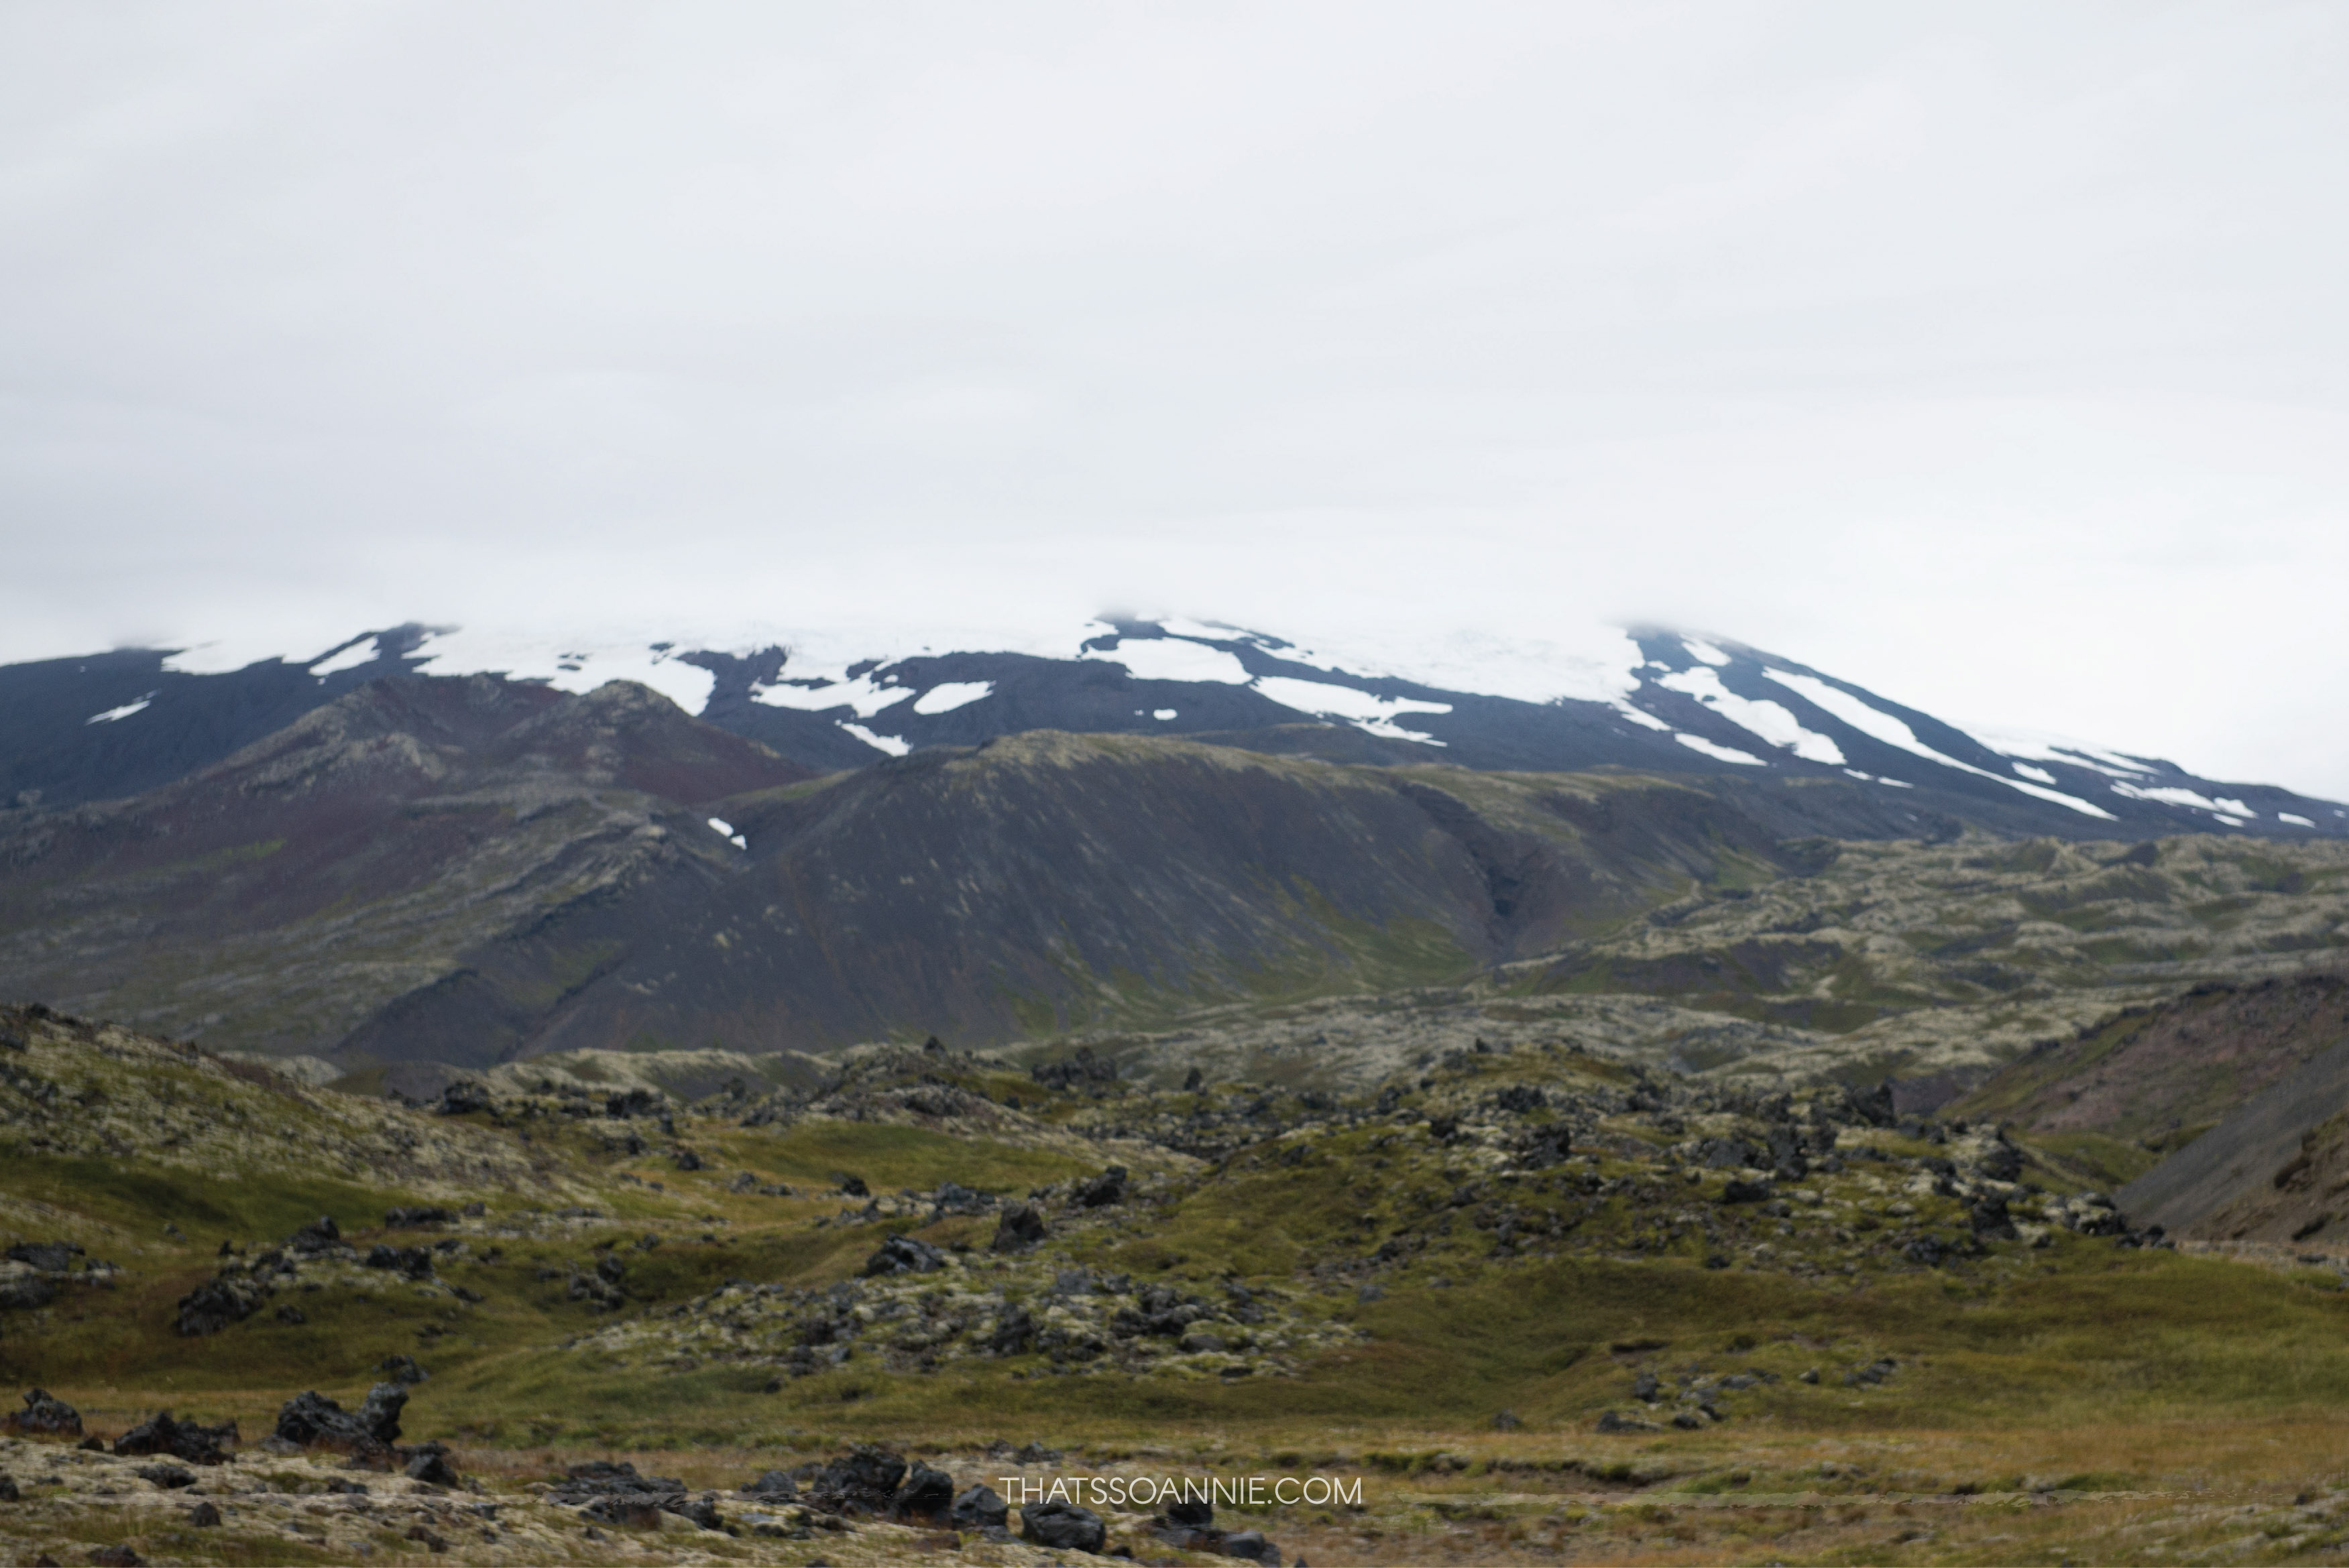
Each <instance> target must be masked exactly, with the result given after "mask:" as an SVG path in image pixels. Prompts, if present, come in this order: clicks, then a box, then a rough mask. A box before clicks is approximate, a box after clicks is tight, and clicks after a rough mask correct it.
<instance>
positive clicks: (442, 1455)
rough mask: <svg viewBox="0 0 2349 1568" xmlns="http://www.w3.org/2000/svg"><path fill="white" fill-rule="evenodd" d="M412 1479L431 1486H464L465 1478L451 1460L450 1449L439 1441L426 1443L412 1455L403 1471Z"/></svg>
mask: <svg viewBox="0 0 2349 1568" xmlns="http://www.w3.org/2000/svg"><path fill="white" fill-rule="evenodd" d="M401 1473H402V1474H404V1475H406V1476H407V1477H408V1479H409V1480H420V1481H423V1482H424V1483H426V1484H427V1485H429V1486H462V1485H464V1484H465V1483H464V1478H463V1477H461V1476H460V1475H459V1474H458V1473H457V1470H456V1467H455V1466H454V1465H451V1464H450V1462H449V1450H448V1449H444V1448H442V1447H441V1446H440V1444H439V1443H425V1444H423V1445H421V1446H420V1447H419V1448H418V1449H417V1450H416V1452H415V1453H414V1454H413V1455H411V1456H410V1457H409V1461H408V1463H407V1465H406V1467H405V1468H404V1469H403V1470H402V1471H401Z"/></svg>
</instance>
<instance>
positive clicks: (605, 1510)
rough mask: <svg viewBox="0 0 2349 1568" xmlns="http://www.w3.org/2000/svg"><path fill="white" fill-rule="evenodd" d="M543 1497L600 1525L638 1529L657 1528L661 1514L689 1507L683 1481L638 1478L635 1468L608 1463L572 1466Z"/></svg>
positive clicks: (612, 1462) (623, 1462)
mask: <svg viewBox="0 0 2349 1568" xmlns="http://www.w3.org/2000/svg"><path fill="white" fill-rule="evenodd" d="M546 1498H547V1501H549V1502H557V1503H561V1504H563V1505H564V1507H566V1508H576V1509H579V1510H580V1511H582V1512H583V1513H585V1515H586V1517H588V1518H589V1519H593V1520H595V1521H597V1522H600V1523H604V1524H621V1525H628V1526H632V1527H635V1528H638V1529H642V1528H646V1527H648V1526H657V1525H658V1524H659V1523H660V1516H661V1515H662V1514H664V1513H675V1514H683V1513H685V1512H686V1511H687V1509H688V1507H690V1506H691V1505H690V1504H689V1503H688V1501H687V1500H686V1493H685V1482H683V1481H681V1480H672V1479H670V1478H669V1477H667V1476H658V1475H638V1474H637V1473H636V1466H634V1465H632V1464H629V1463H627V1462H626V1461H625V1460H623V1461H620V1462H617V1463H615V1462H614V1461H612V1460H589V1461H588V1462H586V1463H585V1464H576V1465H573V1466H572V1467H571V1468H570V1469H569V1470H565V1471H564V1479H563V1480H560V1481H557V1482H556V1483H555V1484H554V1486H553V1487H552V1488H550V1489H549V1490H548V1491H547V1494H546Z"/></svg>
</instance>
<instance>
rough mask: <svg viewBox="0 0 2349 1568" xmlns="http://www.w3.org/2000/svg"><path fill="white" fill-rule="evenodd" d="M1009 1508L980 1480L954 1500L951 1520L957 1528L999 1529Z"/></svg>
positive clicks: (1009, 1512) (994, 1491) (993, 1490)
mask: <svg viewBox="0 0 2349 1568" xmlns="http://www.w3.org/2000/svg"><path fill="white" fill-rule="evenodd" d="M1010 1514H1011V1509H1010V1506H1009V1504H1007V1503H1006V1502H1005V1501H1003V1499H1002V1497H1001V1496H1000V1495H999V1493H998V1492H997V1491H996V1490H995V1489H994V1488H993V1487H991V1486H988V1485H987V1484H985V1483H984V1482H981V1483H980V1484H978V1485H977V1486H973V1487H970V1488H968V1489H967V1490H966V1491H964V1492H963V1494H962V1495H961V1496H960V1497H957V1498H956V1499H955V1500H954V1512H953V1515H952V1520H951V1522H952V1523H953V1525H954V1527H955V1528H956V1529H957V1530H1000V1529H1002V1528H1003V1522H1004V1521H1005V1520H1006V1519H1008V1518H1009V1517H1010Z"/></svg>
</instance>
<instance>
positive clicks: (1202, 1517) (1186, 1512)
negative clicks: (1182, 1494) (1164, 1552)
mask: <svg viewBox="0 0 2349 1568" xmlns="http://www.w3.org/2000/svg"><path fill="white" fill-rule="evenodd" d="M1166 1522H1167V1523H1169V1524H1172V1525H1176V1526H1178V1527H1180V1528H1182V1529H1185V1530H1206V1529H1209V1528H1211V1527H1213V1525H1214V1524H1215V1522H1216V1505H1215V1503H1214V1502H1212V1501H1209V1500H1208V1499H1206V1498H1196V1499H1193V1500H1190V1501H1184V1502H1170V1503H1168V1504H1167V1505H1166Z"/></svg>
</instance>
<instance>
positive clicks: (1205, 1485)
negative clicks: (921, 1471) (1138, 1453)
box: [995, 1475, 1362, 1508]
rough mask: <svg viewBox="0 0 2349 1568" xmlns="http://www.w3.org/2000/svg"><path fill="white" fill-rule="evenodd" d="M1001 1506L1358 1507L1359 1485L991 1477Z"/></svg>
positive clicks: (1315, 1479) (1245, 1478) (1294, 1479)
mask: <svg viewBox="0 0 2349 1568" xmlns="http://www.w3.org/2000/svg"><path fill="white" fill-rule="evenodd" d="M995 1479H996V1480H998V1481H999V1482H1000V1483H1001V1485H1002V1488H1003V1501H1006V1502H1008V1503H1009V1504H1011V1505H1012V1506H1013V1507H1015V1508H1016V1507H1019V1505H1021V1504H1023V1503H1030V1502H1066V1503H1071V1504H1076V1505H1082V1504H1085V1503H1092V1504H1093V1505H1094V1506H1096V1507H1102V1508H1164V1506H1166V1505H1167V1504H1168V1503H1171V1502H1205V1503H1211V1504H1212V1503H1224V1504H1226V1505H1228V1506H1230V1507H1233V1508H1266V1507H1271V1506H1274V1505H1286V1504H1289V1503H1299V1502H1305V1503H1313V1504H1316V1505H1319V1504H1322V1503H1332V1502H1334V1503H1342V1504H1345V1505H1347V1506H1349V1507H1352V1508H1360V1507H1361V1505H1362V1480H1361V1477H1360V1476H1356V1477H1355V1478H1353V1479H1352V1480H1337V1479H1333V1478H1332V1477H1330V1476H1323V1475H1311V1476H1302V1477H1299V1476H1293V1475H1283V1476H1260V1475H1239V1476H1184V1477H1182V1478H1181V1479H1179V1480H1177V1479H1174V1478H1172V1477H1168V1476H1147V1475H1135V1476H1123V1475H1079V1476H1055V1477H1053V1478H1052V1479H1051V1480H1029V1479H1028V1478H1027V1477H1025V1476H1016V1475H1006V1476H998V1477H996V1478H995Z"/></svg>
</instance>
